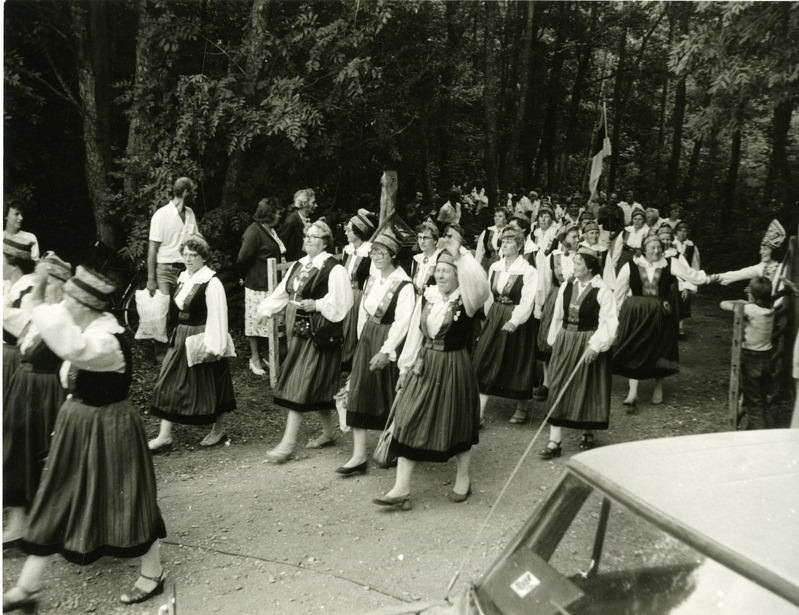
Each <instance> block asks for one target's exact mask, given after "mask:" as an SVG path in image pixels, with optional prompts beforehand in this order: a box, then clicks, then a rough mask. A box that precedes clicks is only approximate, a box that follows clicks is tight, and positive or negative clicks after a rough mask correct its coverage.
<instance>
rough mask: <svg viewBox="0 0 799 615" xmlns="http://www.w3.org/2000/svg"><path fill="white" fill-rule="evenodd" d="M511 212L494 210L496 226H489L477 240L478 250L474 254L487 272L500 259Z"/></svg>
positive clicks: (499, 208)
mask: <svg viewBox="0 0 799 615" xmlns="http://www.w3.org/2000/svg"><path fill="white" fill-rule="evenodd" d="M510 218H511V215H510V211H509V210H508V209H507V208H505V207H497V208H496V209H495V210H494V224H493V226H489V227H488V228H487V229H485V230H484V231H483V232H482V233H480V237H479V238H478V239H477V248H476V249H475V252H474V258H475V260H476V261H477V262H478V263H480V265H481V266H482V267H483V269H485V271H486V272H487V271H488V269H489V267H491V265H493V264H494V263H496V262H497V261H498V260H499V259H500V257H501V256H502V255H501V254H500V246H501V243H502V229H504V228H505V227H506V226H507V225H508V222H510Z"/></svg>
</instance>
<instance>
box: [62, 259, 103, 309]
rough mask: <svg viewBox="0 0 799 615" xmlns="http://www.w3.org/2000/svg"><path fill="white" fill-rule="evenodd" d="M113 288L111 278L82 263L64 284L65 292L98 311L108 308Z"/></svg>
mask: <svg viewBox="0 0 799 615" xmlns="http://www.w3.org/2000/svg"><path fill="white" fill-rule="evenodd" d="M115 290H116V286H114V284H113V283H112V282H111V280H109V279H108V278H106V277H103V276H101V275H100V274H99V273H97V272H96V271H92V270H91V269H87V268H86V267H83V266H82V265H78V269H77V271H76V272H75V275H74V276H72V277H71V278H70V279H69V280H67V283H66V284H64V292H65V293H66V294H68V295H69V296H70V297H72V298H73V299H75V300H76V301H79V302H80V303H82V304H83V305H85V306H88V307H90V308H92V309H93V310H97V311H98V312H102V311H103V310H105V309H107V308H108V305H109V303H110V301H111V295H112V294H113V293H114V291H115Z"/></svg>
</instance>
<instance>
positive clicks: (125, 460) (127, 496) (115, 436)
mask: <svg viewBox="0 0 799 615" xmlns="http://www.w3.org/2000/svg"><path fill="white" fill-rule="evenodd" d="M164 537H166V529H165V527H164V521H163V519H162V517H161V511H160V510H159V508H158V502H157V499H156V484H155V472H154V471H153V462H152V457H151V455H150V451H149V449H148V448H147V438H146V436H145V433H144V428H143V426H142V423H141V419H140V418H139V414H138V412H137V411H136V408H134V407H133V405H132V404H131V403H130V402H129V401H128V400H125V401H122V402H117V403H113V404H109V405H107V406H100V407H96V406H87V405H85V404H82V403H80V402H78V401H75V400H73V399H67V401H66V402H64V405H63V406H62V407H61V409H60V410H59V412H58V418H57V419H56V425H55V433H54V435H53V440H52V444H51V448H50V454H49V455H48V457H47V462H46V464H45V467H44V472H43V473H42V478H41V482H40V483H39V489H38V491H37V492H36V498H35V499H34V501H33V506H31V509H30V512H29V514H28V522H27V526H26V528H25V531H24V533H23V542H22V548H23V549H24V550H25V552H26V553H28V554H32V555H51V554H53V553H61V554H62V555H63V556H64V557H65V558H66V559H67V560H69V561H70V562H74V563H76V564H82V565H85V564H91V563H92V562H94V561H96V560H97V559H98V558H100V557H103V556H106V555H108V556H113V557H138V556H141V555H144V554H145V553H146V552H147V550H148V549H149V548H150V547H151V546H152V544H153V543H154V542H155V541H156V540H157V539H159V538H164Z"/></svg>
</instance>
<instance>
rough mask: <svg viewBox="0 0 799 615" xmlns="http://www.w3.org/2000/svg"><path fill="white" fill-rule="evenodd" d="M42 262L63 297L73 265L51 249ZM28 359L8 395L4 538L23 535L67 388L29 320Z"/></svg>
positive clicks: (50, 296)
mask: <svg viewBox="0 0 799 615" xmlns="http://www.w3.org/2000/svg"><path fill="white" fill-rule="evenodd" d="M41 263H42V264H41V265H39V266H40V267H43V268H46V269H47V271H48V277H47V284H46V287H45V302H46V303H59V302H60V301H61V299H62V297H63V287H64V282H66V281H67V280H68V279H69V278H70V277H72V266H71V265H70V264H69V263H65V262H64V261H62V260H61V259H60V258H58V257H57V256H56V255H55V254H47V255H45V257H44V258H43V259H42V261H41ZM19 347H20V351H21V353H22V361H21V363H20V365H19V367H18V368H17V369H16V371H15V372H14V375H13V376H12V377H11V380H10V381H9V382H7V383H6V385H7V386H6V390H5V392H4V395H3V409H4V410H3V507H4V508H6V520H7V525H6V528H5V531H4V532H3V544H4V545H8V544H9V543H16V542H17V541H18V539H19V538H20V537H21V536H22V530H23V528H24V525H25V512H26V510H27V509H28V508H30V505H31V504H32V503H33V498H34V496H35V495H36V490H37V489H38V487H39V479H40V477H41V475H42V467H43V465H44V459H45V457H46V456H47V452H48V450H49V449H50V437H51V434H52V433H53V425H54V424H55V419H56V415H57V414H58V410H59V408H61V405H62V404H63V403H64V399H65V398H66V396H67V394H66V391H65V390H64V388H63V387H62V386H61V380H60V379H59V377H58V370H59V368H60V367H61V359H60V358H59V357H58V356H57V355H56V354H55V353H54V352H53V351H52V350H50V348H49V347H48V346H47V344H45V343H44V340H42V336H41V335H40V334H39V331H38V329H37V328H36V327H35V326H33V325H31V324H28V325H27V326H26V328H25V330H24V331H23V333H22V335H21V336H20V340H19Z"/></svg>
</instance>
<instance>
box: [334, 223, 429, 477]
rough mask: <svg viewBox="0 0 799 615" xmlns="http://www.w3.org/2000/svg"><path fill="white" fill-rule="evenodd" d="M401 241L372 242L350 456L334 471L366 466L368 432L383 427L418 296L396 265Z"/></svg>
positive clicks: (387, 237)
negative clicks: (370, 269)
mask: <svg viewBox="0 0 799 615" xmlns="http://www.w3.org/2000/svg"><path fill="white" fill-rule="evenodd" d="M399 249H400V242H399V241H398V240H397V239H396V238H395V237H394V236H393V235H391V234H389V233H382V234H381V235H380V236H378V237H377V238H375V239H374V241H372V249H371V251H370V256H371V259H372V262H373V263H374V269H375V271H374V272H373V273H372V275H371V276H370V277H369V281H368V282H367V283H366V289H365V290H364V294H363V300H362V301H361V305H360V309H359V311H358V346H357V347H356V348H355V356H354V358H353V362H352V374H351V376H350V390H349V400H348V405H347V425H348V426H350V427H351V428H352V440H353V451H352V457H350V459H349V460H348V461H347V462H346V463H345V464H344V465H343V466H341V467H340V468H338V469H337V470H336V472H338V473H339V474H342V475H344V476H349V475H351V474H354V473H363V472H365V471H366V468H367V460H366V433H367V430H368V429H375V430H382V429H384V428H385V426H386V420H387V419H388V414H389V411H390V410H391V405H392V404H393V403H394V393H395V387H396V385H397V379H398V378H399V370H398V369H397V352H398V350H399V349H400V347H401V346H402V342H403V341H404V340H405V336H406V335H407V333H408V326H409V325H410V322H411V315H412V314H413V307H414V303H415V300H416V295H415V293H414V291H413V285H412V284H411V280H410V278H409V277H408V274H407V273H405V271H404V270H403V269H402V267H398V266H397V254H398V253H399Z"/></svg>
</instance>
